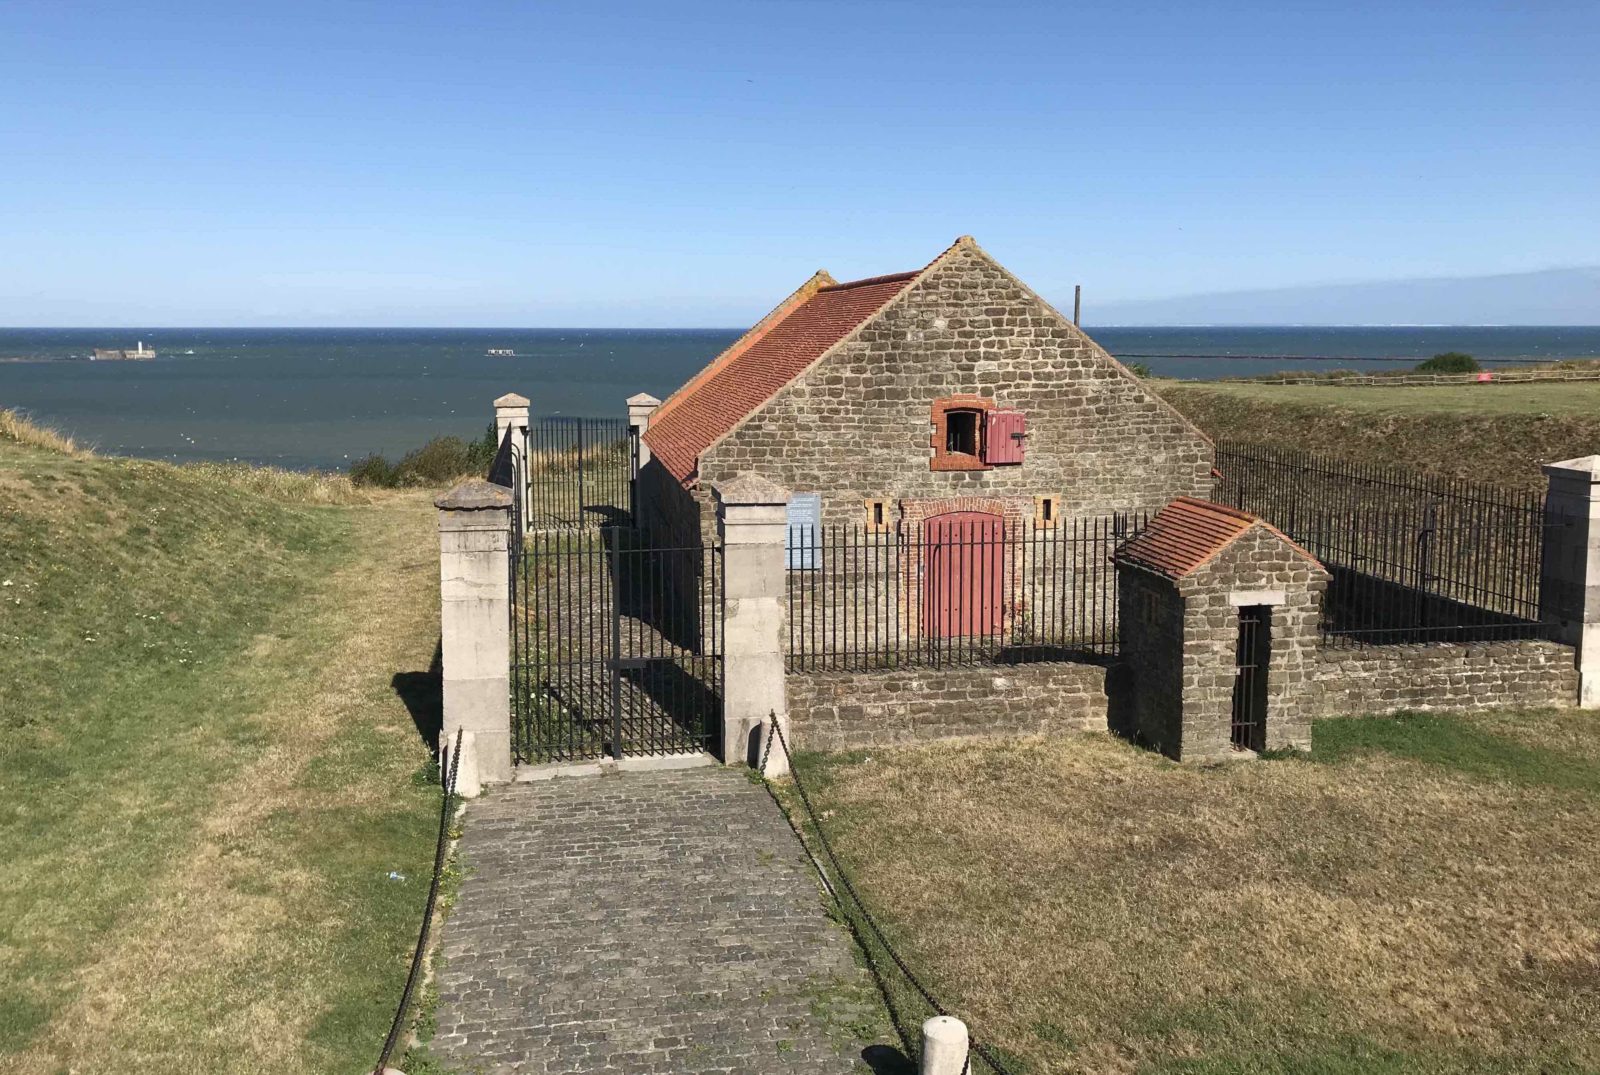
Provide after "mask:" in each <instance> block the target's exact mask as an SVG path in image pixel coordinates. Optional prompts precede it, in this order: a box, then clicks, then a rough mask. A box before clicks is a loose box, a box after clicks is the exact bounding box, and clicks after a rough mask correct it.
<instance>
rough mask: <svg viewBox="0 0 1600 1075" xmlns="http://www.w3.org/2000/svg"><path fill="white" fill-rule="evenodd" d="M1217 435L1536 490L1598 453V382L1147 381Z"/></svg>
mask: <svg viewBox="0 0 1600 1075" xmlns="http://www.w3.org/2000/svg"><path fill="white" fill-rule="evenodd" d="M1152 385H1153V387H1155V388H1156V389H1157V391H1158V392H1160V394H1161V395H1162V397H1163V398H1165V399H1166V400H1167V401H1168V402H1169V403H1171V404H1172V405H1173V406H1175V407H1177V408H1178V410H1180V411H1182V412H1183V413H1184V414H1185V415H1187V416H1188V417H1189V418H1190V419H1191V420H1192V421H1193V422H1194V423H1195V424H1196V425H1198V426H1199V427H1200V428H1201V429H1202V430H1204V431H1205V432H1206V433H1207V434H1208V435H1210V436H1211V437H1213V438H1215V439H1217V440H1227V441H1238V442H1246V443H1252V444H1266V445H1271V446H1275V447H1280V448H1293V449H1297V450H1301V451H1308V452H1315V453H1318V454H1321V455H1329V456H1337V457H1340V458H1343V459H1347V460H1351V461H1353V462H1358V463H1376V464H1381V465H1384V466H1392V467H1399V468H1401V469H1403V470H1409V471H1412V472H1414V473H1415V474H1418V475H1421V476H1428V477H1440V478H1461V479H1466V480H1469V481H1479V482H1489V483H1491V484H1494V485H1500V486H1504V487H1506V488H1509V489H1517V490H1524V491H1543V489H1544V487H1545V476H1544V472H1543V471H1542V470H1541V469H1540V468H1541V467H1542V466H1543V465H1544V464H1546V463H1553V462H1556V461H1558V460H1562V459H1574V458H1577V457H1579V456H1585V455H1593V454H1595V453H1596V452H1600V382H1594V383H1591V382H1587V381H1576V382H1567V383H1562V384H1536V385H1535V384H1528V385H1463V386H1451V387H1432V386H1429V387H1396V388H1379V387H1371V386H1366V385H1344V386H1339V385H1282V384H1270V383H1264V382H1262V383H1253V384H1250V383H1231V384H1215V383H1207V382H1199V381H1153V382H1152Z"/></svg>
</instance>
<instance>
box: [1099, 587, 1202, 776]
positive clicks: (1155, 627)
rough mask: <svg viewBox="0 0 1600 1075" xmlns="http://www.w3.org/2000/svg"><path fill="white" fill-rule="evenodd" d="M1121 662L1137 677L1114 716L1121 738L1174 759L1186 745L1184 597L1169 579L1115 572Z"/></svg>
mask: <svg viewBox="0 0 1600 1075" xmlns="http://www.w3.org/2000/svg"><path fill="white" fill-rule="evenodd" d="M1117 606H1118V608H1117V621H1118V623H1119V624H1120V625H1121V631H1120V634H1121V640H1122V660H1123V662H1124V663H1125V664H1126V666H1127V667H1128V668H1129V669H1130V670H1132V672H1133V674H1132V675H1131V676H1129V677H1128V678H1127V680H1126V682H1127V685H1128V690H1127V691H1126V692H1125V694H1124V695H1123V696H1120V697H1118V698H1117V699H1116V701H1115V703H1114V704H1113V705H1112V706H1111V710H1110V725H1111V728H1112V730H1114V731H1116V732H1117V734H1119V735H1123V736H1126V737H1128V738H1130V739H1136V740H1137V741H1139V742H1141V743H1144V744H1145V745H1146V746H1149V747H1150V748H1151V749H1152V750H1157V751H1160V752H1161V753H1163V754H1167V755H1169V756H1173V757H1176V756H1177V754H1178V752H1179V749H1180V747H1181V744H1182V740H1183V624H1184V614H1183V597H1182V595H1180V594H1179V593H1178V587H1177V586H1176V584H1174V583H1173V582H1172V580H1171V579H1167V578H1163V577H1161V576H1159V575H1155V574H1152V573H1150V572H1146V571H1140V570H1138V569H1135V568H1130V567H1127V566H1125V565H1123V566H1119V567H1118V569H1117Z"/></svg>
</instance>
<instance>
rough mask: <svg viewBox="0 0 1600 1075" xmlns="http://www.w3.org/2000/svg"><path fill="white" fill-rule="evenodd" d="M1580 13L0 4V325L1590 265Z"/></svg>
mask: <svg viewBox="0 0 1600 1075" xmlns="http://www.w3.org/2000/svg"><path fill="white" fill-rule="evenodd" d="M1597 46H1600V4H1596V3H1593V2H1592V0H1590V2H1586V3H1574V4H1562V3H1533V4H1509V3H1508V4H1492V5H1491V4H1481V3H1472V2H1461V3H1438V4H1431V3H1430V4H1423V3H1389V4H1381V5H1372V6H1364V5H1357V4H1349V3H1329V4H1325V5H1310V4H1297V3H1282V2H1274V3H1259V4H1256V3H1209V4H1208V3H1194V2H1188V3H1171V4H1166V3H1161V4H1141V3H1126V2H1124V3H1106V4H1093V5H1089V4H1084V5H1078V4H1068V3H1039V4H1033V3H1014V2H1003V0H1001V2H989V3H980V2H972V3H941V2H935V0H924V2H920V3H899V2H874V0H855V2H851V3H832V2H820V0H811V2H806V3H779V2H765V0H744V2H741V3H730V4H705V3H690V2H668V0H659V2H656V3H643V4H633V3H566V2H562V3H523V4H498V3H473V2H470V0H468V2H462V3H456V4H411V3H397V2H386V3H363V4H351V3H338V2H328V0H322V2H317V3H300V2H292V0H274V2H272V3H268V4H250V5H245V4H218V3H215V2H212V3H206V4H161V3H126V4H117V5H106V4H92V3H70V4H66V3H59V2H49V3H33V2H27V0H22V2H19V0H8V2H7V3H5V4H4V5H3V6H0V324H8V325H39V324H53V325H70V324H204V325H252V324H267V325H288V324H298V325H640V326H656V325H736V324H743V323H748V322H749V321H751V320H752V319H753V318H754V317H755V316H758V315H759V314H760V313H762V312H764V310H765V309H766V308H767V307H768V306H770V305H771V303H772V302H773V301H775V300H776V299H777V298H778V297H781V295H782V294H783V293H785V292H787V291H788V290H790V289H791V288H793V287H794V286H795V285H796V284H798V283H799V282H800V281H801V280H803V279H804V278H805V277H806V276H807V275H808V274H809V273H810V272H811V271H812V270H813V269H815V268H817V267H819V266H823V267H827V268H828V269H829V270H830V271H832V272H833V273H834V274H835V275H836V276H839V277H840V278H847V277H852V276H861V275H872V274H876V273H881V272H892V271H897V270H901V269H906V268H915V267H917V266H919V265H921V264H922V263H924V262H926V261H927V260H928V259H929V258H930V257H932V256H933V255H934V254H936V253H938V251H939V250H941V249H942V248H943V247H944V246H945V245H947V244H948V243H949V242H950V240H952V239H953V238H955V236H957V235H959V234H963V233H971V234H973V235H976V236H977V237H978V239H979V241H980V242H982V243H983V244H984V246H985V247H986V248H987V249H989V251H990V252H991V253H993V254H994V255H995V256H996V257H998V258H1000V260H1001V261H1003V262H1005V263H1006V264H1007V265H1008V266H1009V267H1011V268H1012V269H1014V270H1015V271H1017V272H1018V273H1019V274H1021V275H1022V276H1023V277H1024V278H1025V279H1027V280H1028V281H1029V282H1030V283H1031V284H1033V285H1034V286H1035V288H1036V289H1038V290H1039V291H1041V292H1042V293H1044V294H1045V295H1046V296H1047V297H1050V298H1053V299H1056V300H1058V301H1063V300H1066V301H1069V300H1070V295H1071V289H1072V285H1073V284H1074V283H1078V282H1081V283H1083V284H1084V285H1085V290H1086V295H1087V297H1088V299H1087V301H1088V302H1089V304H1090V305H1091V307H1092V304H1093V302H1094V301H1096V300H1100V301H1114V300H1128V299H1141V298H1151V297H1160V296H1167V295H1178V294H1186V293H1192V292H1205V291H1212V290H1222V289H1241V288H1257V287H1271V286H1279V285H1298V284H1311V283H1320V282H1330V281H1348V280H1368V279H1387V278H1402V277H1415V276H1430V275H1464V274H1475V273H1500V272H1516V271H1524V270H1532V269H1540V268H1546V267H1551V266H1563V265H1590V264H1595V263H1597V262H1600V253H1597V251H1600V196H1597V190H1600V65H1597V64H1596V63H1595V61H1594V57H1595V56H1596V55H1597V54H1600V47H1597Z"/></svg>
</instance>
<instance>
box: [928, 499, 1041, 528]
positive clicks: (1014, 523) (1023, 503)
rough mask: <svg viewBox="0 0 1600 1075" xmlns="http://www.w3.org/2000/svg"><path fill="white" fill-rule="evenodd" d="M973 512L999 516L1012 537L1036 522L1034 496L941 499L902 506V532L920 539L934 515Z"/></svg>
mask: <svg viewBox="0 0 1600 1075" xmlns="http://www.w3.org/2000/svg"><path fill="white" fill-rule="evenodd" d="M961 511H974V512H978V513H980V514H983V515H998V516H1000V517H1001V518H1002V519H1004V520H1005V527H1006V532H1007V533H1013V532H1015V531H1017V530H1018V529H1020V528H1021V527H1022V526H1023V525H1024V524H1026V523H1030V522H1032V520H1033V497H1031V496H1025V497H1022V496H941V497H933V498H931V499H928V500H902V501H901V502H900V527H901V532H902V533H904V534H906V535H907V536H920V535H921V534H922V528H923V525H924V524H925V523H926V522H927V521H928V520H929V519H931V518H933V517H934V516H935V515H949V514H952V513H953V512H961Z"/></svg>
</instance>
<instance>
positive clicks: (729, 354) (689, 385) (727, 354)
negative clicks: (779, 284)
mask: <svg viewBox="0 0 1600 1075" xmlns="http://www.w3.org/2000/svg"><path fill="white" fill-rule="evenodd" d="M836 283H838V281H837V280H835V279H834V278H833V277H832V276H830V275H829V274H828V270H827V269H818V270H817V271H816V272H814V273H812V274H811V278H810V279H808V280H807V281H806V282H805V283H803V284H801V285H800V286H799V287H797V288H795V289H794V290H793V291H791V292H789V295H788V297H787V298H785V299H784V300H783V301H782V302H780V303H778V305H776V306H774V307H773V308H772V309H771V310H769V311H768V312H767V316H765V317H763V318H762V319H761V320H760V321H757V322H756V323H755V324H754V325H752V326H751V327H750V328H749V329H748V330H746V332H745V334H744V335H743V336H740V337H739V338H738V339H737V340H734V341H733V342H732V343H731V344H729V345H728V347H727V349H726V350H724V351H723V352H722V353H721V354H719V355H718V356H717V357H716V358H713V359H712V360H711V361H710V362H708V363H706V365H705V368H704V369H702V370H701V371H700V372H699V373H697V374H695V375H694V376H693V377H691V378H689V379H688V380H687V381H685V382H684V383H683V384H681V385H679V386H678V390H677V391H675V392H673V393H672V395H670V396H668V397H667V398H666V401H665V402H664V403H662V404H661V406H659V407H657V408H656V411H655V413H654V414H652V415H651V416H650V425H651V427H652V428H657V427H659V426H660V424H661V422H662V420H663V419H665V418H666V417H667V415H668V414H670V413H672V411H673V410H674V409H675V408H676V407H677V405H678V404H679V403H680V402H682V400H683V398H684V397H685V396H687V395H689V394H690V393H692V392H693V391H694V390H695V388H696V387H698V386H699V385H700V384H701V383H702V382H704V381H705V379H706V378H707V377H710V376H711V375H712V374H713V373H715V372H716V371H717V370H719V369H721V368H722V367H723V366H726V365H727V364H728V363H729V362H731V361H733V359H735V358H736V357H738V356H739V355H741V354H743V353H744V352H745V351H747V350H748V349H749V348H750V345H751V344H753V343H755V342H756V341H757V340H759V339H760V338H761V337H762V336H763V335H765V334H766V331H767V330H768V329H770V328H771V327H772V326H773V325H775V324H777V323H778V321H780V320H782V319H783V318H784V317H787V316H788V315H789V313H790V312H791V311H792V310H794V308H795V307H796V306H799V305H800V304H801V303H803V302H805V301H806V300H807V299H809V298H810V297H811V296H812V295H815V294H816V293H817V292H818V291H820V290H821V289H822V288H825V287H831V286H832V285H834V284H836ZM644 439H645V441H646V442H648V441H649V440H650V436H649V430H646V431H645V438H644Z"/></svg>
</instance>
